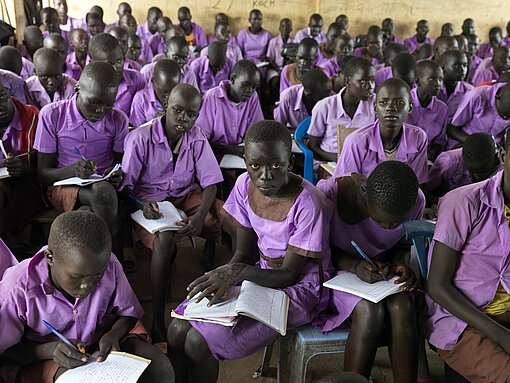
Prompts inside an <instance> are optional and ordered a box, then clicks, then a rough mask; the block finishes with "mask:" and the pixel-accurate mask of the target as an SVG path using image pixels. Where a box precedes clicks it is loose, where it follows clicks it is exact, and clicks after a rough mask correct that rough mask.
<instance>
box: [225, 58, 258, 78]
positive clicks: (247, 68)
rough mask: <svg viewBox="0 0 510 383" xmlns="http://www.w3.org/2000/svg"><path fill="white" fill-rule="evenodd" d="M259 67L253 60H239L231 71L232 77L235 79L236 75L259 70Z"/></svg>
mask: <svg viewBox="0 0 510 383" xmlns="http://www.w3.org/2000/svg"><path fill="white" fill-rule="evenodd" d="M258 71H259V69H258V68H257V66H256V65H255V64H254V63H253V61H251V60H239V61H238V62H236V63H235V64H234V67H233V68H232V72H231V73H230V78H231V79H234V78H236V77H239V76H240V75H242V74H243V73H250V72H258Z"/></svg>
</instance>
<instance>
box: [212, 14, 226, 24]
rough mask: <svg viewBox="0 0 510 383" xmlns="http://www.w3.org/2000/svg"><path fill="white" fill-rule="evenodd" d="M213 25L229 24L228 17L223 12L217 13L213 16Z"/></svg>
mask: <svg viewBox="0 0 510 383" xmlns="http://www.w3.org/2000/svg"><path fill="white" fill-rule="evenodd" d="M214 22H215V23H222V24H229V20H228V16H227V15H226V14H225V13H223V12H218V13H217V14H216V16H214Z"/></svg>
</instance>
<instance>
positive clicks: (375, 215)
mask: <svg viewBox="0 0 510 383" xmlns="http://www.w3.org/2000/svg"><path fill="white" fill-rule="evenodd" d="M367 210H368V214H369V215H370V217H371V218H372V219H373V220H374V221H375V222H376V223H377V224H378V225H379V226H381V227H382V228H383V229H388V230H389V229H394V228H396V227H397V226H398V225H400V224H402V222H404V221H407V220H408V219H409V216H410V215H411V213H412V209H411V210H409V211H408V212H405V213H403V214H392V213H388V212H386V211H384V210H383V209H382V208H381V207H380V206H379V205H378V204H377V203H370V202H369V203H367Z"/></svg>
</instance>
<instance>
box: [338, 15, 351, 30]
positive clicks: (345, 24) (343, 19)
mask: <svg viewBox="0 0 510 383" xmlns="http://www.w3.org/2000/svg"><path fill="white" fill-rule="evenodd" d="M335 23H338V24H340V26H341V27H342V29H343V30H344V31H345V33H347V28H349V18H348V17H347V15H338V16H337V17H336V19H335Z"/></svg>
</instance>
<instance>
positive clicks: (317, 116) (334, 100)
mask: <svg viewBox="0 0 510 383" xmlns="http://www.w3.org/2000/svg"><path fill="white" fill-rule="evenodd" d="M344 92H345V88H343V89H342V90H340V92H338V94H336V95H334V96H330V97H326V98H325V99H322V100H320V101H319V102H317V104H315V106H314V108H313V110H312V121H311V122H310V127H309V128H308V134H309V135H310V136H315V137H322V142H321V149H322V150H324V151H326V152H329V153H336V152H337V150H338V145H337V136H336V130H337V127H338V126H339V125H342V126H345V127H346V128H362V127H363V126H366V125H369V124H371V123H373V122H374V121H375V112H374V102H375V94H374V95H372V97H370V98H369V99H368V100H367V101H360V102H359V104H358V108H357V109H356V113H354V116H353V118H352V119H351V118H350V117H349V116H348V115H347V113H346V112H345V110H344V106H343V103H342V95H343V94H344Z"/></svg>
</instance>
